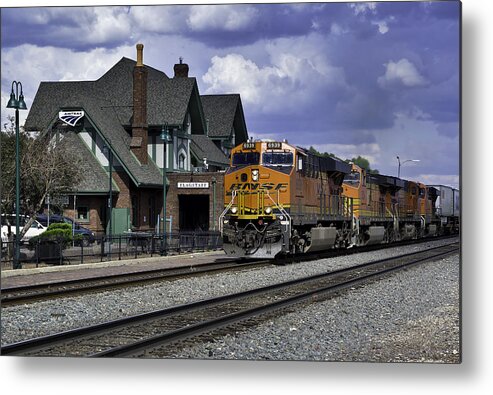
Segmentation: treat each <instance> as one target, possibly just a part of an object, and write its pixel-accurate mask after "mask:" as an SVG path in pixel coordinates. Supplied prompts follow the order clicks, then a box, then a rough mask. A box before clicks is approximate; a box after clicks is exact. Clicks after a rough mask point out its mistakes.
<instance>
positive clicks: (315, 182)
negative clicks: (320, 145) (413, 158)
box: [219, 141, 459, 258]
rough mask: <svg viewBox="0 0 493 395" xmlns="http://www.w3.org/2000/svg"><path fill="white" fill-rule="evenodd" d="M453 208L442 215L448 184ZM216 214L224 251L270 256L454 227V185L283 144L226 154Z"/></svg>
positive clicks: (390, 239)
mask: <svg viewBox="0 0 493 395" xmlns="http://www.w3.org/2000/svg"><path fill="white" fill-rule="evenodd" d="M447 188H448V189H449V190H451V191H452V195H453V196H454V197H455V200H454V202H455V205H456V206H457V207H456V210H455V212H452V215H451V216H447V217H444V216H443V215H441V214H442V213H441V211H442V208H441V207H439V205H440V202H441V201H443V202H444V199H443V197H442V196H444V193H443V191H444V190H445V189H447ZM224 191H225V196H224V202H225V209H224V212H223V213H222V214H221V216H220V218H219V220H220V221H219V223H220V229H221V232H222V236H223V248H224V250H225V252H226V253H227V254H228V255H233V256H239V257H262V258H273V257H275V256H276V255H278V254H281V253H284V254H296V253H306V252H309V251H320V250H326V249H329V248H348V247H351V246H362V245H368V244H376V243H390V242H394V241H398V240H403V239H415V238H419V237H427V236H434V235H438V234H440V233H444V232H455V231H458V226H459V222H458V218H459V213H458V209H459V206H458V202H459V199H458V191H457V190H452V188H449V187H444V186H436V187H433V186H426V185H424V184H422V183H419V182H412V181H406V180H402V179H400V178H397V177H391V176H384V175H380V174H371V173H367V172H366V171H365V170H364V169H362V168H360V167H358V166H356V165H355V164H349V163H346V162H344V161H342V160H340V159H338V158H335V157H326V156H319V155H315V154H313V153H312V152H310V151H308V150H305V149H303V148H300V147H294V146H292V145H289V144H288V143H287V142H278V141H255V142H253V141H249V142H246V143H243V144H241V145H239V146H237V147H236V148H234V149H233V150H232V152H231V166H230V167H229V168H228V170H227V171H226V174H225V177H224Z"/></svg>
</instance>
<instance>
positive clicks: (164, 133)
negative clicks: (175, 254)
mask: <svg viewBox="0 0 493 395" xmlns="http://www.w3.org/2000/svg"><path fill="white" fill-rule="evenodd" d="M160 137H161V141H162V142H163V248H162V250H161V255H166V167H167V165H168V163H167V162H168V161H167V160H166V154H167V151H168V150H167V149H166V145H167V144H168V143H170V142H171V136H170V134H169V131H168V124H167V123H166V124H164V125H163V127H162V129H161V136H160Z"/></svg>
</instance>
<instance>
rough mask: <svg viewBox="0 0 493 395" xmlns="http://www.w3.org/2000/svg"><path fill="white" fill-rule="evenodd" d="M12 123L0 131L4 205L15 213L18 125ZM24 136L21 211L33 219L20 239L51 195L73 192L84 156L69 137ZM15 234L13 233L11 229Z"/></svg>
mask: <svg viewBox="0 0 493 395" xmlns="http://www.w3.org/2000/svg"><path fill="white" fill-rule="evenodd" d="M8 119H9V121H10V126H8V127H6V128H5V130H4V131H2V132H0V144H1V158H2V162H1V205H2V212H4V213H5V212H7V213H12V212H14V208H15V198H16V196H15V128H14V118H13V117H9V118H8ZM19 139H20V163H21V165H20V178H21V184H20V187H21V188H20V189H21V196H20V211H21V212H22V213H23V214H24V215H26V216H27V217H28V218H29V219H28V221H27V222H26V224H25V225H24V227H23V228H22V230H21V231H20V235H19V236H18V237H19V238H20V239H22V237H23V236H24V235H25V234H26V232H27V230H28V229H29V227H30V226H31V225H32V223H33V221H34V219H35V215H36V213H38V212H39V211H41V209H42V208H43V206H44V203H45V199H46V197H47V196H48V195H49V196H50V197H51V198H55V199H56V198H57V197H59V196H61V195H63V194H67V193H69V192H70V191H73V190H74V189H75V187H76V185H77V184H79V182H80V181H81V179H82V173H81V171H80V168H81V166H80V160H81V159H80V158H79V157H78V156H77V155H76V154H74V153H73V152H71V150H70V146H69V144H68V142H67V140H66V139H64V138H59V136H56V137H52V136H50V135H44V136H35V137H33V136H30V135H29V134H28V133H26V132H25V131H24V130H21V132H20V134H19ZM9 233H11V232H9Z"/></svg>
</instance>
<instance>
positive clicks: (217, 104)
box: [200, 94, 248, 142]
mask: <svg viewBox="0 0 493 395" xmlns="http://www.w3.org/2000/svg"><path fill="white" fill-rule="evenodd" d="M200 98H201V100H202V106H203V108H204V115H205V118H206V120H207V121H208V135H209V137H212V138H214V137H229V135H230V134H231V132H232V130H233V127H234V129H235V131H236V134H237V136H236V139H237V141H238V142H242V141H246V140H247V137H248V136H247V131H246V123H245V118H244V115H243V111H242V106H241V99H240V95H238V94H229V95H202V96H200Z"/></svg>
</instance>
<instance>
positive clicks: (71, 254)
mask: <svg viewBox="0 0 493 395" xmlns="http://www.w3.org/2000/svg"><path fill="white" fill-rule="evenodd" d="M14 248H15V243H14V242H5V241H2V242H1V258H0V260H1V267H2V269H9V268H13V264H14V261H13V257H14V256H15V251H14ZM220 248H222V238H221V234H220V233H219V232H179V233H168V234H166V237H163V235H162V234H161V235H160V234H155V233H138V232H134V233H127V234H122V235H114V236H101V237H99V238H96V240H95V242H94V243H91V244H90V245H89V246H84V245H82V244H79V245H77V244H73V243H70V244H66V243H64V242H63V241H61V240H54V241H49V242H46V241H44V242H40V241H38V242H37V243H36V244H34V245H29V244H28V243H24V244H23V245H21V247H20V264H21V266H22V267H38V266H46V265H67V264H80V263H94V262H104V261H113V260H122V259H132V258H142V257H153V256H160V255H176V254H181V253H187V252H197V251H213V250H218V249H220Z"/></svg>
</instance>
